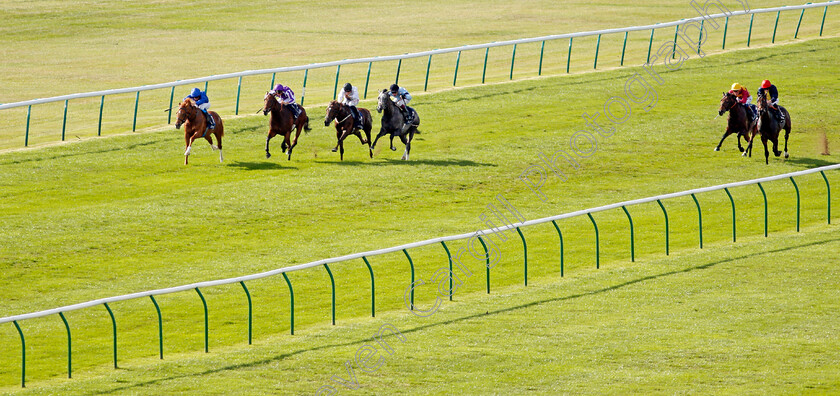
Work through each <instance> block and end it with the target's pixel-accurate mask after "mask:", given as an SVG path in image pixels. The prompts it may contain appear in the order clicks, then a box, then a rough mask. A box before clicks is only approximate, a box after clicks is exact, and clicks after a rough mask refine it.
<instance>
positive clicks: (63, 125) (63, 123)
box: [61, 100, 69, 142]
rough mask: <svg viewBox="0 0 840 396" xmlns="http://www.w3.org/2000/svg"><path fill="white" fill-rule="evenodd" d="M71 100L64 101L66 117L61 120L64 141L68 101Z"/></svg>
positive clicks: (62, 139)
mask: <svg viewBox="0 0 840 396" xmlns="http://www.w3.org/2000/svg"><path fill="white" fill-rule="evenodd" d="M68 102H69V100H65V101H64V119H63V120H62V121H61V141H62V142H63V141H64V132H65V130H66V129H67V103H68Z"/></svg>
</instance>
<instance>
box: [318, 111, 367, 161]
mask: <svg viewBox="0 0 840 396" xmlns="http://www.w3.org/2000/svg"><path fill="white" fill-rule="evenodd" d="M356 109H357V110H359V114H360V115H361V116H362V124H363V125H362V128H361V129H362V130H364V131H365V136H367V139H365V138H363V137H362V134H361V133H360V132H359V128H354V127H353V123H354V120H353V112H352V111H351V110H350V106H346V105H343V104H341V103H339V102H338V101H335V100H334V101H332V102H330V104H329V105H328V106H327V115H326V116H325V117H324V126H329V125H330V122H332V121H335V137H336V139H338V142H337V143H336V145H335V148H333V149H332V152H336V151H339V149H340V150H341V152H340V155H341V160H342V161H344V139H346V138H347V136H348V135H356V137H358V138H359V141H361V142H362V144H363V145H364V144H367V145H368V152H369V153H370V158H373V149H372V148H371V147H370V131H371V129H373V117H371V115H370V111H369V110H368V109H363V108H361V107H357V108H356Z"/></svg>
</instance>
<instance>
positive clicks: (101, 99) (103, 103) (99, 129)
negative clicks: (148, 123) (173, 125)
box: [96, 95, 172, 136]
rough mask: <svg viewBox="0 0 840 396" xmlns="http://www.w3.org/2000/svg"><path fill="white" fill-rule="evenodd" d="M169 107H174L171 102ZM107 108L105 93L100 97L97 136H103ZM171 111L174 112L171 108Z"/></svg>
mask: <svg viewBox="0 0 840 396" xmlns="http://www.w3.org/2000/svg"><path fill="white" fill-rule="evenodd" d="M169 107H170V108H171V107H172V104H171V103H170V104H169ZM104 108H105V95H102V97H101V98H100V99H99V124H98V125H99V126H98V127H97V129H96V136H102V109H104ZM169 113H172V111H171V110H170V111H169Z"/></svg>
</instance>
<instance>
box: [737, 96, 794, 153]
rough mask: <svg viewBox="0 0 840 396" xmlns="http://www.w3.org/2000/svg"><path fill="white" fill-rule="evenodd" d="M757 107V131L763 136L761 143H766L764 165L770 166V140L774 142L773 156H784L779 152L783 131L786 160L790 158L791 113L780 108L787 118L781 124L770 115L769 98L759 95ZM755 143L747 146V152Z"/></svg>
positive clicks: (751, 142)
mask: <svg viewBox="0 0 840 396" xmlns="http://www.w3.org/2000/svg"><path fill="white" fill-rule="evenodd" d="M756 105H757V107H758V122H757V123H756V129H757V130H758V133H759V134H761V142H762V143H764V163H765V164H770V159H769V158H770V152H769V151H768V150H767V141H768V140H770V141H771V142H773V154H775V155H776V156H777V157H778V156H779V155H781V154H782V152H781V151H779V133H780V132H781V131H782V129H784V130H785V158H788V157H790V155H788V136H790V113H788V111H787V109H785V108H784V107H782V106H779V110H780V111H781V112H782V114H784V116H785V123H784V124H781V123H780V122H779V121H778V120H776V116H774V115H773V114H770V105H769V104H768V103H767V96H765V95H758V100H757V101H756ZM753 141H754V140H753ZM753 141H750V144H749V145H748V146H747V151H750V150H751V149H752V145H753ZM745 154H746V153H745Z"/></svg>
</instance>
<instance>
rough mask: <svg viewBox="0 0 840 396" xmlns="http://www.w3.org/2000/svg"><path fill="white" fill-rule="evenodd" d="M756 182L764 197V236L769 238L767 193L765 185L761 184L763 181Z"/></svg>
mask: <svg viewBox="0 0 840 396" xmlns="http://www.w3.org/2000/svg"><path fill="white" fill-rule="evenodd" d="M756 184H758V188H759V189H760V190H761V195H762V196H763V197H764V237H765V238H767V194H766V193H765V192H764V187H762V186H761V183H756Z"/></svg>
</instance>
